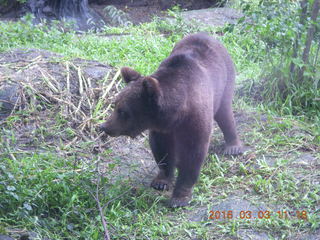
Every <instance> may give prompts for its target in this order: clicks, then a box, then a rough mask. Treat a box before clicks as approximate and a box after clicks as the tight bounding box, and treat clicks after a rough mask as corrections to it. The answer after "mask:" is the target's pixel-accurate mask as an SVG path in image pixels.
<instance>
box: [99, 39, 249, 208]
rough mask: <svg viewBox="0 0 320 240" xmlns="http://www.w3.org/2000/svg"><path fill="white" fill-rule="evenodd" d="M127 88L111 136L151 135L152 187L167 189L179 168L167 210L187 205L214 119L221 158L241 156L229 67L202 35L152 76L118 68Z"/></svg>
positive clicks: (109, 126) (110, 124)
mask: <svg viewBox="0 0 320 240" xmlns="http://www.w3.org/2000/svg"><path fill="white" fill-rule="evenodd" d="M121 73H122V76H123V79H124V80H125V81H126V82H127V83H128V86H127V87H126V88H124V89H123V90H122V92H120V93H119V95H118V96H117V98H116V101H115V109H114V112H113V113H112V115H111V116H110V118H109V120H108V121H107V122H105V123H104V124H102V125H101V129H102V130H104V131H105V132H106V133H107V134H108V135H110V136H119V135H127V136H131V137H135V136H137V135H138V134H139V133H141V132H142V131H144V130H147V129H148V130H149V131H150V139H149V141H150V146H151V149H152V152H153V155H154V158H155V160H156V162H157V164H158V166H159V169H160V171H159V174H158V176H157V177H156V178H155V179H154V180H153V181H152V183H151V186H152V187H153V188H155V189H157V190H165V189H168V188H169V186H170V185H171V183H172V180H173V177H174V169H175V167H177V168H178V177H177V181H176V184H175V187H174V189H173V194H172V198H171V200H170V206H172V207H178V206H185V205H187V204H188V203H189V201H190V199H191V194H192V188H193V186H194V184H195V183H196V181H197V178H198V176H199V172H200V168H201V165H202V163H203V161H204V159H205V157H206V155H207V151H208V147H209V142H210V136H211V131H212V125H213V120H216V121H217V123H218V125H219V127H220V128H221V130H222V132H223V134H224V139H225V141H226V147H225V150H224V153H225V154H240V153H242V152H243V148H242V144H241V142H240V140H239V138H238V135H237V132H236V128H235V122H234V117H233V112H232V107H231V103H232V98H233V91H234V90H233V89H234V80H235V70H234V65H233V62H232V60H231V58H230V56H229V54H228V52H227V50H226V49H225V48H224V47H223V45H222V44H221V43H220V42H219V41H217V40H215V39H213V38H212V37H210V36H208V35H207V34H204V33H199V34H194V35H189V36H187V37H185V38H184V39H182V40H181V41H180V42H179V43H177V44H176V46H175V47H174V49H173V51H172V52H171V54H170V56H169V57H168V58H166V59H165V60H164V61H163V62H162V63H161V64H160V66H159V68H158V70H157V71H156V72H155V73H153V74H152V75H150V76H142V75H140V74H139V73H138V72H136V71H134V70H133V69H131V68H128V67H124V68H122V69H121Z"/></svg>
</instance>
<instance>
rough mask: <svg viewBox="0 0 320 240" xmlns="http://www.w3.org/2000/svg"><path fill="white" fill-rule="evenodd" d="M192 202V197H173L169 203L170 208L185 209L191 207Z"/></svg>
mask: <svg viewBox="0 0 320 240" xmlns="http://www.w3.org/2000/svg"><path fill="white" fill-rule="evenodd" d="M190 201H191V196H186V197H172V198H171V199H170V201H169V207H171V208H176V207H185V206H188V205H189V202H190Z"/></svg>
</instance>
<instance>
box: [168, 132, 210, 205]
mask: <svg viewBox="0 0 320 240" xmlns="http://www.w3.org/2000/svg"><path fill="white" fill-rule="evenodd" d="M195 130H196V131H194V132H193V131H192V132H193V134H192V133H191V134H190V128H189V129H188V131H184V132H180V133H179V134H178V135H179V137H177V140H176V142H175V144H176V153H177V161H178V162H177V168H178V178H177V181H176V184H175V188H174V190H173V193H172V197H171V199H170V202H169V206H170V207H183V206H187V205H188V204H189V202H190V200H191V198H192V189H193V186H194V184H195V183H196V182H197V180H198V177H199V173H200V169H201V166H202V163H203V161H204V159H205V157H206V155H207V152H208V147H209V139H210V134H211V128H210V127H208V128H204V129H203V128H200V129H195ZM188 132H189V134H188Z"/></svg>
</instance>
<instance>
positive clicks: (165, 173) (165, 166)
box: [149, 131, 175, 191]
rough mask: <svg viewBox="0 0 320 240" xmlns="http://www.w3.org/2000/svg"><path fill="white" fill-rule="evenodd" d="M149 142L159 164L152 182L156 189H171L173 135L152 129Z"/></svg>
mask: <svg viewBox="0 0 320 240" xmlns="http://www.w3.org/2000/svg"><path fill="white" fill-rule="evenodd" d="M149 143H150V147H151V150H152V153H153V156H154V158H155V160H156V162H157V164H158V167H159V173H158V175H157V176H156V177H155V178H154V179H153V181H152V182H151V187H153V188H154V189H156V190H160V191H163V190H169V188H170V185H171V184H172V180H173V176H174V164H175V163H174V146H173V136H172V135H171V134H163V133H159V132H155V131H150V134H149Z"/></svg>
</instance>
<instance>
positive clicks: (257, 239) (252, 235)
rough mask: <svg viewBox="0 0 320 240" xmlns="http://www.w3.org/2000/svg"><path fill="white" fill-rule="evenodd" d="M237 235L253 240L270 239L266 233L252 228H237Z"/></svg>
mask: <svg viewBox="0 0 320 240" xmlns="http://www.w3.org/2000/svg"><path fill="white" fill-rule="evenodd" d="M237 234H238V237H239V238H240V239H243V240H246V239H254V240H268V239H270V238H269V237H268V234H267V233H265V232H258V231H255V230H252V229H239V230H238V232H237Z"/></svg>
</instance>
